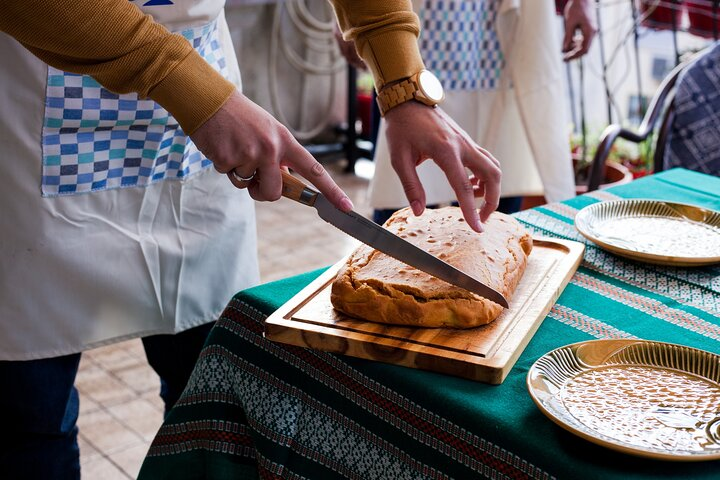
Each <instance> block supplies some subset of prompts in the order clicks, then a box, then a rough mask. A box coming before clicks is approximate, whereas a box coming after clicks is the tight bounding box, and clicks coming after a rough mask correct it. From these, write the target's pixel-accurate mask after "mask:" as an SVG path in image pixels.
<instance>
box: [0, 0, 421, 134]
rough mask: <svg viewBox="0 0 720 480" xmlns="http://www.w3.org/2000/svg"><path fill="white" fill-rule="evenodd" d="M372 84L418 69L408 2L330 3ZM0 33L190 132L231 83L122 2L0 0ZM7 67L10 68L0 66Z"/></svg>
mask: <svg viewBox="0 0 720 480" xmlns="http://www.w3.org/2000/svg"><path fill="white" fill-rule="evenodd" d="M331 3H332V4H333V7H334V9H335V13H336V15H337V17H338V22H339V24H340V27H341V28H342V30H343V32H344V36H345V38H346V39H351V40H354V41H355V42H356V45H357V48H358V51H359V53H360V55H361V56H362V57H363V59H364V60H365V62H366V63H367V64H368V65H369V67H370V69H371V71H372V73H373V76H374V78H375V83H376V85H377V86H378V87H380V86H382V85H384V84H385V83H387V82H391V81H394V80H397V79H400V78H404V77H407V76H409V75H411V74H413V73H415V72H416V71H418V70H420V69H421V68H422V60H421V58H420V54H419V51H418V48H417V35H418V33H419V31H418V21H417V17H416V16H415V14H413V13H412V4H411V0H354V1H353V0H331ZM0 30H1V31H3V32H6V33H7V34H9V35H11V36H12V37H14V38H15V39H17V40H18V41H19V42H21V43H22V44H23V45H24V46H25V47H26V48H27V49H29V50H30V51H31V52H32V53H33V54H35V55H36V56H37V57H39V58H40V59H41V60H43V61H44V62H45V63H47V64H49V65H52V66H54V67H56V68H59V69H62V70H65V71H68V72H74V73H83V74H87V75H91V76H92V77H94V78H95V79H96V80H97V81H98V82H100V83H101V84H102V85H103V86H105V88H107V89H109V90H111V91H113V92H116V93H127V92H137V93H138V95H140V97H142V98H146V97H149V98H152V99H153V100H155V101H156V102H158V103H159V104H160V105H162V106H163V107H164V108H165V109H167V110H168V111H169V112H170V113H172V114H173V116H174V117H175V118H176V119H177V120H178V122H179V123H180V125H181V126H182V127H183V130H184V131H185V132H186V133H188V134H192V133H193V132H194V131H195V130H196V129H197V128H198V127H199V126H200V125H202V124H203V123H204V122H205V121H206V120H207V119H208V118H210V117H211V116H212V115H213V114H214V113H215V112H216V111H217V110H218V109H219V108H220V107H221V106H222V105H223V104H224V103H225V101H226V100H227V99H228V98H229V97H230V95H231V94H232V92H233V91H234V89H235V87H234V86H233V85H232V84H231V83H230V82H228V81H227V80H225V79H224V78H223V77H222V76H221V75H220V74H219V73H217V72H216V71H215V70H213V68H212V67H210V65H208V64H207V63H206V62H205V61H204V60H203V59H202V57H200V55H198V54H197V53H196V52H195V51H194V50H193V48H192V47H191V45H190V44H189V43H188V42H187V41H186V40H185V39H184V38H183V37H182V36H181V35H178V34H172V33H170V32H169V31H168V30H167V29H165V28H164V27H163V26H162V25H160V24H158V23H155V22H154V21H153V19H152V17H150V16H148V15H145V14H143V12H142V11H141V10H140V9H139V8H137V7H136V6H135V5H134V4H132V3H131V2H129V1H128V0H66V1H62V0H2V8H0ZM0 68H12V65H0Z"/></svg>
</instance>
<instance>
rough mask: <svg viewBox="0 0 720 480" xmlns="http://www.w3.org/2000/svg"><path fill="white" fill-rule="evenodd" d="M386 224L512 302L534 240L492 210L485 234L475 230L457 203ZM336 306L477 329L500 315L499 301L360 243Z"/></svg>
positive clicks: (402, 214)
mask: <svg viewBox="0 0 720 480" xmlns="http://www.w3.org/2000/svg"><path fill="white" fill-rule="evenodd" d="M385 228H387V229H388V230H390V231H392V232H393V233H395V234H397V235H398V236H400V237H403V238H405V239H406V240H408V241H409V242H411V243H413V244H415V245H418V246H419V247H420V248H422V249H424V250H426V251H428V252H430V253H432V254H433V255H435V256H437V257H439V258H441V259H442V260H444V261H446V262H447V263H449V264H451V265H453V266H454V267H456V268H459V269H460V270H463V271H464V272H466V273H468V274H469V275H471V276H473V277H475V278H477V279H478V280H479V281H481V282H483V283H485V284H486V285H489V286H490V287H492V288H494V289H495V290H498V291H499V292H501V293H502V294H503V295H504V296H505V298H507V299H510V297H511V295H512V293H513V292H514V291H515V288H516V287H517V284H518V282H519V281H520V278H521V277H522V274H523V272H524V271H525V266H526V265H527V256H528V255H529V254H530V251H531V250H532V237H531V236H530V234H529V233H528V232H527V231H526V230H525V229H524V228H523V227H522V226H521V225H520V224H519V223H518V222H517V221H516V220H515V219H514V218H512V217H510V216H508V215H504V214H502V213H499V212H495V213H493V214H492V215H491V216H490V218H489V219H488V221H487V222H486V223H485V232H483V233H481V234H478V233H476V232H474V231H473V230H472V229H471V228H470V227H469V226H468V225H467V223H466V222H465V221H464V219H463V217H462V212H461V211H460V209H459V208H458V207H445V208H439V209H429V210H426V211H425V213H424V214H423V215H422V216H421V217H415V216H414V215H413V213H412V211H410V210H409V209H407V208H406V209H402V210H400V211H398V212H396V213H395V214H394V215H393V216H392V217H391V218H390V219H389V220H388V221H387V222H386V224H385ZM330 299H331V302H332V304H333V306H334V307H335V308H336V309H337V310H339V311H341V312H343V313H345V314H347V315H350V316H352V317H356V318H361V319H364V320H369V321H373V322H378V323H390V324H398V325H407V326H419V327H453V328H471V327H476V326H479V325H484V324H486V323H490V322H492V321H493V320H495V319H496V318H497V317H498V316H499V315H500V313H501V312H502V310H503V308H502V307H501V306H500V305H498V304H496V303H495V302H493V301H491V300H488V299H486V298H483V297H480V296H479V295H476V294H474V293H471V292H469V291H467V290H465V289H462V288H459V287H455V286H453V285H450V284H449V283H447V282H444V281H442V280H440V279H438V278H435V277H433V276H431V275H428V274H426V273H424V272H421V271H419V270H417V269H415V268H412V267H409V266H407V265H405V264H404V263H402V262H400V261H398V260H395V259H394V258H392V257H389V256H387V255H385V254H383V253H380V252H378V251H376V250H374V249H372V248H370V247H368V246H367V245H361V246H360V247H358V249H357V250H355V252H353V254H352V255H351V256H350V258H349V259H348V261H347V263H346V264H345V265H344V266H343V267H342V268H341V269H340V271H339V272H338V274H337V277H336V278H335V281H334V282H333V284H332V290H331V295H330Z"/></svg>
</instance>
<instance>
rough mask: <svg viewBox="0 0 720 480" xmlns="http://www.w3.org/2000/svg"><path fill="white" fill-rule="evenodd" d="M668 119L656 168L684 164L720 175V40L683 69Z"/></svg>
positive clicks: (687, 166) (660, 143)
mask: <svg viewBox="0 0 720 480" xmlns="http://www.w3.org/2000/svg"><path fill="white" fill-rule="evenodd" d="M666 122H667V124H668V126H667V138H666V139H664V141H661V140H663V139H661V138H659V137H658V146H662V147H663V149H662V151H656V155H657V156H656V162H657V160H659V158H658V156H660V155H662V157H660V158H661V159H662V166H660V165H656V171H660V170H667V169H669V168H674V167H682V168H687V169H689V170H695V171H698V172H702V173H707V174H710V175H715V176H720V42H716V43H715V44H714V45H713V46H711V47H708V49H706V50H705V51H704V52H703V53H702V54H701V55H699V56H698V57H697V58H695V59H694V60H693V61H692V63H691V64H690V65H688V66H687V67H686V68H685V69H684V70H683V71H682V73H681V74H680V76H679V78H678V80H677V85H676V87H675V92H674V98H673V102H672V108H671V109H670V112H669V115H668V118H667V120H666ZM657 167H660V168H657Z"/></svg>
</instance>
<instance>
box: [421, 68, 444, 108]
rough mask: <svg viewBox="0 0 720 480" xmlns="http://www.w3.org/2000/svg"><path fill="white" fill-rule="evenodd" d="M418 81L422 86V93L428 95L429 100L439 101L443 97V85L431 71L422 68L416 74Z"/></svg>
mask: <svg viewBox="0 0 720 480" xmlns="http://www.w3.org/2000/svg"><path fill="white" fill-rule="evenodd" d="M418 83H419V84H420V88H422V90H423V93H425V95H427V96H428V98H430V99H431V100H434V101H436V102H439V101H440V100H442V99H443V95H444V94H443V87H442V84H441V83H440V80H438V79H437V77H436V76H435V75H433V73H432V72H430V71H428V70H423V71H422V72H420V75H419V76H418Z"/></svg>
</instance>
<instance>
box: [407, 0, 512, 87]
mask: <svg viewBox="0 0 720 480" xmlns="http://www.w3.org/2000/svg"><path fill="white" fill-rule="evenodd" d="M499 3H500V1H499V0H474V1H471V0H425V1H424V3H423V6H422V9H421V11H420V12H419V16H420V23H421V25H422V31H421V33H420V51H421V52H422V55H423V59H424V60H425V66H426V68H428V69H429V70H431V71H432V72H433V73H435V75H437V77H438V78H439V79H440V81H441V82H442V84H443V86H444V88H445V90H446V91H453V90H465V91H477V90H494V89H495V88H497V86H498V83H499V80H500V73H501V71H502V68H503V64H504V61H503V55H502V51H501V50H500V42H499V40H498V36H497V31H496V29H495V19H496V17H497V11H498V7H499Z"/></svg>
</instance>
